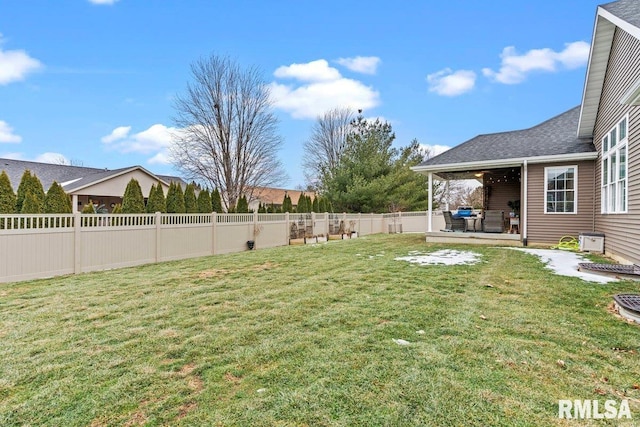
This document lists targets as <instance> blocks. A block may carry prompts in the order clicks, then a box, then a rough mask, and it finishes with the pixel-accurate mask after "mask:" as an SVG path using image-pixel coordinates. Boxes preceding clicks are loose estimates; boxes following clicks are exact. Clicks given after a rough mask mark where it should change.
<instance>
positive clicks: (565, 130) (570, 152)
mask: <svg viewBox="0 0 640 427" xmlns="http://www.w3.org/2000/svg"><path fill="white" fill-rule="evenodd" d="M579 115H580V107H575V108H572V109H571V110H569V111H566V112H564V113H562V114H560V115H558V116H556V117H553V118H551V119H549V120H547V121H545V122H543V123H540V124H539V125H536V126H533V127H531V128H528V129H523V130H517V131H510V132H499V133H492V134H485V135H478V136H476V137H475V138H472V139H470V140H468V141H466V142H463V143H462V144H460V145H458V146H456V147H454V148H452V149H450V150H448V151H445V152H444V153H442V154H440V155H438V156H435V157H432V158H431V159H428V160H426V161H424V162H422V163H421V164H420V165H418V166H415V167H413V168H412V169H413V170H414V171H416V172H436V171H465V170H467V171H472V170H478V169H482V168H491V167H508V166H518V165H521V164H523V163H524V162H525V161H529V162H530V163H539V162H550V161H561V160H565V159H566V160H569V159H571V160H581V159H584V160H586V159H593V158H595V157H596V156H597V151H596V149H595V146H594V145H593V140H592V138H578V137H577V136H576V129H577V126H578V120H579Z"/></svg>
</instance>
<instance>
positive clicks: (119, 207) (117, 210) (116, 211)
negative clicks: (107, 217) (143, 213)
mask: <svg viewBox="0 0 640 427" xmlns="http://www.w3.org/2000/svg"><path fill="white" fill-rule="evenodd" d="M111 213H112V214H114V215H115V214H121V213H122V205H121V204H120V203H118V204H116V205H115V206H114V207H113V210H112V211H111Z"/></svg>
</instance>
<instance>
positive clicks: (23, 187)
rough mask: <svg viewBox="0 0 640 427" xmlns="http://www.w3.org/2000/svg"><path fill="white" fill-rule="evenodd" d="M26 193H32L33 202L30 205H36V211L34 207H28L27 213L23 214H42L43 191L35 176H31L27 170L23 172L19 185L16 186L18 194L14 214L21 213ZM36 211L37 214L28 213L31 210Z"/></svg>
mask: <svg viewBox="0 0 640 427" xmlns="http://www.w3.org/2000/svg"><path fill="white" fill-rule="evenodd" d="M28 193H32V194H33V197H34V200H32V201H31V202H32V203H36V204H37V205H38V206H37V209H35V207H34V206H35V205H32V206H30V207H29V209H28V210H29V212H25V213H43V212H44V189H43V188H42V183H41V182H40V180H39V179H38V177H37V176H35V175H31V172H30V171H29V170H25V171H24V173H23V174H22V179H21V180H20V185H19V186H18V194H17V196H16V212H20V213H22V205H23V204H24V201H25V198H26V196H27V194H28ZM34 209H35V210H37V212H30V211H33V210H34Z"/></svg>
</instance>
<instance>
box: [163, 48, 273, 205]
mask: <svg viewBox="0 0 640 427" xmlns="http://www.w3.org/2000/svg"><path fill="white" fill-rule="evenodd" d="M191 77H192V78H193V81H192V82H191V83H189V84H188V85H187V90H186V93H185V94H184V95H179V96H178V97H177V99H176V102H175V109H176V116H175V118H174V121H175V124H176V126H177V128H178V129H180V130H179V131H177V132H175V134H174V138H173V143H172V145H171V147H170V149H169V152H170V158H171V161H172V163H173V164H174V165H175V166H176V167H177V168H178V169H179V170H181V171H182V172H183V173H184V174H185V175H186V176H185V178H187V179H188V180H196V181H199V182H202V183H204V184H205V185H207V186H209V187H211V188H217V189H218V190H219V191H220V193H221V195H222V200H223V203H224V204H225V207H226V208H227V209H230V208H233V207H235V205H236V203H237V201H238V199H239V198H240V197H241V196H242V195H243V194H244V195H246V196H247V198H248V199H251V198H252V191H253V189H254V188H255V187H260V186H273V185H276V184H278V183H280V182H282V180H284V178H285V173H284V171H283V169H282V165H281V163H280V161H279V159H278V157H277V152H278V149H279V148H280V146H281V144H282V139H281V138H280V136H279V134H278V129H277V125H278V120H277V118H276V116H275V115H274V114H273V112H272V108H271V107H272V103H271V99H270V94H269V90H268V87H267V85H266V84H265V82H264V80H263V78H262V76H261V73H260V72H259V70H258V69H257V68H255V67H250V68H247V69H241V68H240V66H239V65H238V64H237V63H236V62H234V61H232V60H231V59H229V58H228V57H220V56H217V55H211V56H209V57H207V58H202V59H200V60H198V61H196V62H194V63H193V64H192V65H191Z"/></svg>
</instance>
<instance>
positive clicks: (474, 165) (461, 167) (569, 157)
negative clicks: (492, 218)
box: [410, 151, 598, 173]
mask: <svg viewBox="0 0 640 427" xmlns="http://www.w3.org/2000/svg"><path fill="white" fill-rule="evenodd" d="M597 158H598V152H597V151H591V152H587V153H572V154H555V155H549V156H535V157H520V158H513V159H496V160H481V161H476V162H466V163H449V164H444V165H426V166H413V167H411V168H410V169H411V170H412V171H414V172H418V173H427V172H434V173H437V172H457V171H468V170H474V169H495V168H499V167H514V166H521V165H523V164H524V163H525V162H526V163H528V164H537V163H555V162H575V161H580V160H595V159H597Z"/></svg>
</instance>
